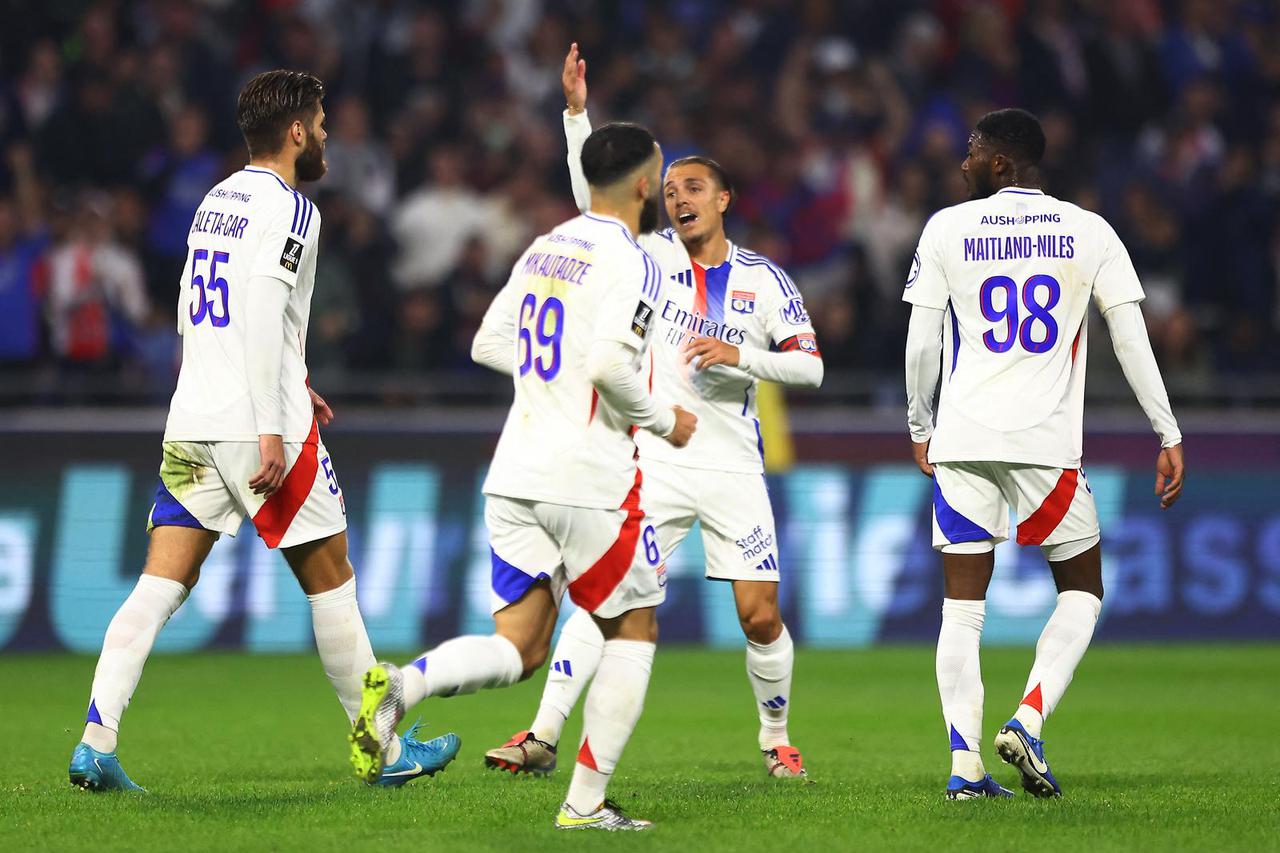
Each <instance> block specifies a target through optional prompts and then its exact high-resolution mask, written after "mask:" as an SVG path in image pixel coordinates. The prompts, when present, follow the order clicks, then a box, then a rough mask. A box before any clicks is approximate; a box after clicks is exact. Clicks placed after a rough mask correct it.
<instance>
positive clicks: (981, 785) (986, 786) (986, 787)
mask: <svg viewBox="0 0 1280 853" xmlns="http://www.w3.org/2000/svg"><path fill="white" fill-rule="evenodd" d="M1012 796H1013V791H1010V790H1009V789H1008V788H1004V787H1001V785H1000V783H999V782H997V781H996V780H995V779H992V778H991V774H990V773H988V774H987V775H986V776H983V777H982V778H981V779H979V780H978V781H977V782H970V781H969V780H968V779H966V778H964V777H963V776H952V777H951V778H950V779H948V780H947V799H948V800H973V799H977V798H978V797H1012Z"/></svg>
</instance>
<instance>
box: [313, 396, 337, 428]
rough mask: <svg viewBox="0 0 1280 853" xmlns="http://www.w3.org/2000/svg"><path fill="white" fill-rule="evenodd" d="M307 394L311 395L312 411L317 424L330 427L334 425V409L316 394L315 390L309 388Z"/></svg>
mask: <svg viewBox="0 0 1280 853" xmlns="http://www.w3.org/2000/svg"><path fill="white" fill-rule="evenodd" d="M307 393H308V394H310V395H311V409H312V411H313V412H314V414H315V418H316V422H317V423H319V424H320V426H328V425H329V424H331V423H333V409H332V408H330V407H329V404H328V403H326V402H325V401H324V397H321V396H320V395H319V394H317V393H316V391H315V389H314V388H311V387H308V388H307Z"/></svg>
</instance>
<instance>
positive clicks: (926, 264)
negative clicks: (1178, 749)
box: [902, 213, 950, 308]
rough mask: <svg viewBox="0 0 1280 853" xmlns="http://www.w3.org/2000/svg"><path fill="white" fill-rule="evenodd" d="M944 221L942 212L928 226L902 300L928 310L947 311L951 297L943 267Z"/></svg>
mask: <svg viewBox="0 0 1280 853" xmlns="http://www.w3.org/2000/svg"><path fill="white" fill-rule="evenodd" d="M943 221H944V217H943V216H942V215H941V214H940V213H935V214H934V215H933V218H932V219H930V220H929V221H928V222H926V223H925V226H924V231H922V232H921V233H920V242H919V243H918V244H917V245H916V253H915V256H914V257H913V258H912V259H911V269H910V271H908V272H907V283H906V285H905V287H904V288H903V291H902V301H903V302H910V303H911V304H912V305H923V306H924V307H926V308H946V307H947V300H948V299H949V298H950V294H949V292H948V290H947V274H946V268H945V267H944V266H943V248H944V246H943V235H942V229H943Z"/></svg>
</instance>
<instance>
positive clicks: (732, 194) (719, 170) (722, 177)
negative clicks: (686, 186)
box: [667, 154, 738, 212]
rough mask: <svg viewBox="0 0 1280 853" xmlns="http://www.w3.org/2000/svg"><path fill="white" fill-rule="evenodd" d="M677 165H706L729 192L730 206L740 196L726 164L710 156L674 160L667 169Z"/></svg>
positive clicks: (722, 187)
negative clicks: (722, 164) (725, 166)
mask: <svg viewBox="0 0 1280 853" xmlns="http://www.w3.org/2000/svg"><path fill="white" fill-rule="evenodd" d="M676 166H706V167H707V170H708V171H710V172H711V176H712V177H714V178H715V179H716V183H717V184H719V185H720V189H722V190H724V191H725V192H727V193H728V194H729V207H733V203H734V201H735V200H736V199H737V198H738V190H737V188H736V187H734V185H733V179H732V178H730V177H729V173H728V172H726V171H725V169H724V166H721V165H720V164H719V163H717V162H716V161H715V160H712V159H711V158H710V157H702V156H700V155H697V154H693V155H690V156H688V157H680V158H679V159H676V160H672V161H671V162H670V163H668V164H667V170H668V171H670V170H671V169H674V168H675V167H676ZM728 210H729V208H728V207H726V208H725V211H726V212H728Z"/></svg>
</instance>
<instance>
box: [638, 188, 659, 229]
mask: <svg viewBox="0 0 1280 853" xmlns="http://www.w3.org/2000/svg"><path fill="white" fill-rule="evenodd" d="M639 225H640V233H641V234H652V233H653V232H654V231H657V230H658V196H656V195H653V196H649V197H648V198H646V199H645V200H644V206H643V207H641V208H640V223H639Z"/></svg>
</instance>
